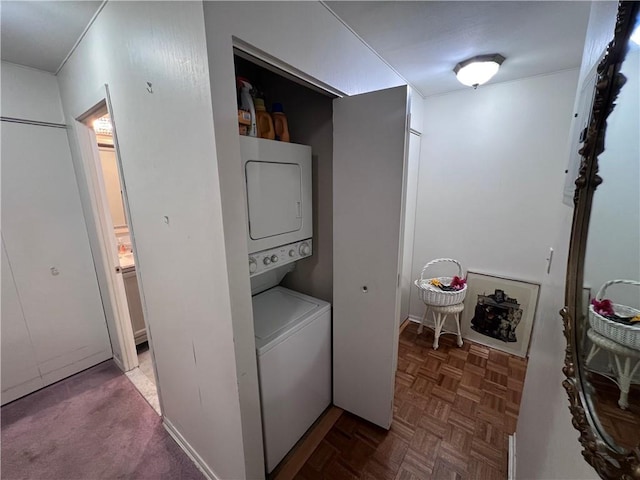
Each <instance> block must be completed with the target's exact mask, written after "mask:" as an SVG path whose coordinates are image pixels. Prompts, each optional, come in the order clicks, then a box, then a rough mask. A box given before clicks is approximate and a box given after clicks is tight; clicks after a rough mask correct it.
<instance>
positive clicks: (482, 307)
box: [460, 272, 540, 357]
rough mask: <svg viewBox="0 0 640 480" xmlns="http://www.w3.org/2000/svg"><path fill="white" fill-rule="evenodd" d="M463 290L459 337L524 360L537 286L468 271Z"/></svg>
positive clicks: (527, 347)
mask: <svg viewBox="0 0 640 480" xmlns="http://www.w3.org/2000/svg"><path fill="white" fill-rule="evenodd" d="M467 289H468V290H467V296H466V297H465V300H464V310H463V312H462V318H461V322H460V328H461V329H462V336H463V338H465V339H468V340H470V341H472V342H477V343H481V344H483V345H486V346H488V347H491V348H495V349H497V350H502V351H503V352H507V353H511V354H513V355H517V356H519V357H526V356H527V352H528V350H529V340H530V338H531V330H532V328H533V320H534V318H535V313H536V307H537V304H538V294H539V292H540V285H538V284H536V283H530V282H523V281H520V280H511V279H508V278H502V277H497V276H494V275H486V274H483V273H476V272H468V275H467Z"/></svg>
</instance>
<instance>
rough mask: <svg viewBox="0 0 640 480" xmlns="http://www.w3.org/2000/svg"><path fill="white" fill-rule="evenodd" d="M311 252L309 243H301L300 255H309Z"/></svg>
mask: <svg viewBox="0 0 640 480" xmlns="http://www.w3.org/2000/svg"><path fill="white" fill-rule="evenodd" d="M310 252H311V249H310V248H309V244H308V243H302V244H300V255H309V253H310Z"/></svg>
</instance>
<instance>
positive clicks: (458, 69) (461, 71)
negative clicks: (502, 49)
mask: <svg viewBox="0 0 640 480" xmlns="http://www.w3.org/2000/svg"><path fill="white" fill-rule="evenodd" d="M504 60H505V58H504V57H503V56H502V55H500V54H499V53H493V54H491V55H478V56H477V57H473V58H470V59H468V60H465V61H463V62H460V63H459V64H457V65H456V66H455V68H454V69H453V72H454V73H455V74H456V77H458V81H459V82H460V83H462V84H463V85H467V86H468V87H473V88H477V87H478V85H482V84H484V83H487V82H488V81H489V80H491V77H493V76H494V75H495V74H496V73H498V69H499V68H500V65H502V62H504Z"/></svg>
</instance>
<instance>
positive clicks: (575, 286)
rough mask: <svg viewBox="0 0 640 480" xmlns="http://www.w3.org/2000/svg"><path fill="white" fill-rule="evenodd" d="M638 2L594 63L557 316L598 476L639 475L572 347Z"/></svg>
mask: <svg viewBox="0 0 640 480" xmlns="http://www.w3.org/2000/svg"><path fill="white" fill-rule="evenodd" d="M639 5H640V2H620V3H619V4H618V16H617V20H616V26H615V30H614V37H613V40H612V41H611V42H610V43H609V45H608V47H607V50H606V53H605V56H604V58H603V60H602V61H601V62H600V64H599V65H598V70H597V80H596V85H595V98H594V103H593V108H592V112H591V118H590V120H589V126H588V130H587V136H586V140H585V142H584V145H583V147H582V149H580V151H579V154H580V155H581V157H582V160H581V164H580V171H579V175H578V178H577V180H576V182H575V184H576V190H575V193H574V199H573V201H574V213H573V224H572V229H571V240H570V246H569V258H568V265H567V280H566V286H565V302H566V303H565V305H567V306H565V307H564V308H563V309H562V310H561V311H560V314H561V315H562V318H563V323H564V335H565V337H566V340H567V348H566V352H565V361H564V367H563V369H562V371H563V372H564V374H565V376H566V377H567V378H566V379H565V380H564V381H563V382H562V385H563V386H564V388H565V390H566V391H567V394H568V396H569V403H570V406H569V410H570V412H571V415H572V417H573V420H572V423H573V426H574V427H575V428H576V429H577V430H578V431H579V432H580V436H579V440H580V443H581V444H582V447H583V450H582V455H583V456H584V458H585V459H586V461H587V462H588V463H589V464H590V465H591V466H592V467H593V468H594V469H595V470H596V471H597V472H598V474H599V475H600V477H602V478H606V479H608V478H611V479H614V478H615V479H625V480H638V479H640V445H639V446H637V447H635V448H633V449H632V450H627V449H624V448H622V447H619V446H616V445H615V444H613V442H612V441H611V440H610V439H608V438H606V433H604V434H603V432H602V429H601V427H600V425H599V422H598V419H597V418H596V417H595V416H594V414H593V411H592V408H591V407H592V405H591V401H590V399H589V396H588V393H589V392H590V391H591V389H592V387H591V385H590V384H589V382H588V381H587V380H586V379H585V378H584V372H581V370H580V368H579V365H580V363H579V361H578V360H579V359H578V352H577V348H576V346H577V345H579V340H580V339H579V338H578V335H579V332H580V331H581V329H580V328H578V326H579V325H580V322H584V321H585V320H586V318H585V317H584V315H583V314H582V305H581V303H582V286H583V283H584V262H585V253H586V247H587V234H588V231H589V219H590V214H591V206H592V203H593V195H594V193H595V191H596V189H597V188H598V185H600V184H601V183H602V178H601V177H600V176H599V175H598V157H599V155H600V154H602V152H604V146H605V133H606V127H607V118H608V116H609V114H610V113H611V112H612V111H613V109H614V107H615V101H616V99H617V97H618V94H619V93H620V90H621V88H622V86H623V85H624V84H625V82H626V78H625V77H624V75H622V74H621V73H620V68H621V66H622V63H623V61H624V59H625V56H626V53H627V50H628V43H629V37H630V36H631V33H632V31H633V28H634V25H635V21H636V17H637V15H638V8H639Z"/></svg>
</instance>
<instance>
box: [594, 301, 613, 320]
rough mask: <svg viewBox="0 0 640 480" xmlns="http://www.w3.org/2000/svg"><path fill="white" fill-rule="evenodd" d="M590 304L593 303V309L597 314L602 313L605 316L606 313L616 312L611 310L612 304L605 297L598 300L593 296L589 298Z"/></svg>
mask: <svg viewBox="0 0 640 480" xmlns="http://www.w3.org/2000/svg"><path fill="white" fill-rule="evenodd" d="M591 305H593V310H594V311H595V312H596V313H597V314H599V315H603V316H605V317H606V316H607V315H615V314H616V312H614V311H613V304H612V303H611V300H609V299H608V298H605V299H603V300H601V301H598V300H596V299H595V298H594V299H593V300H591Z"/></svg>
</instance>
